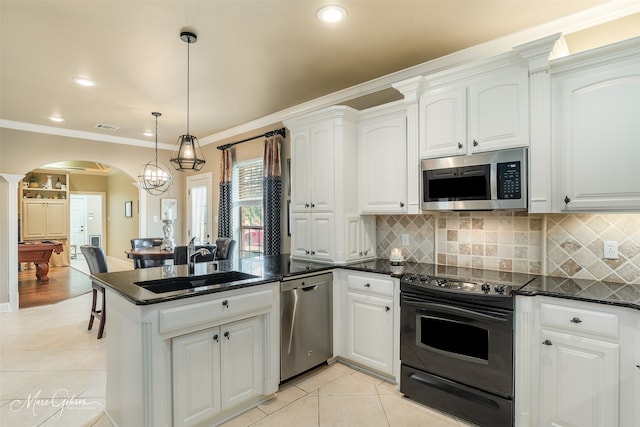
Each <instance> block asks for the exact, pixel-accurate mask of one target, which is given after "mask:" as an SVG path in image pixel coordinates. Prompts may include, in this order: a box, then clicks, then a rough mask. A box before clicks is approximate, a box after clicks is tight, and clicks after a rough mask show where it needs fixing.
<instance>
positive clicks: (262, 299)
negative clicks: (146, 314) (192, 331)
mask: <svg viewBox="0 0 640 427" xmlns="http://www.w3.org/2000/svg"><path fill="white" fill-rule="evenodd" d="M273 301H274V298H273V290H271V289H269V290H262V291H257V292H251V293H247V294H242V295H233V296H229V297H221V298H216V299H214V300H210V301H203V302H197V303H190V304H186V305H183V306H180V307H174V308H168V309H166V310H161V311H160V313H159V316H160V333H166V332H170V331H173V330H178V329H182V328H188V327H191V326H195V325H198V324H201V323H208V322H212V321H218V320H220V321H222V320H223V319H226V318H228V317H231V316H236V315H239V314H242V313H249V312H255V311H260V310H263V309H268V308H270V307H271V306H272V305H273Z"/></svg>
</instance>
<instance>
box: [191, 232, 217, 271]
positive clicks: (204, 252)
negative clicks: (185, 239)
mask: <svg viewBox="0 0 640 427" xmlns="http://www.w3.org/2000/svg"><path fill="white" fill-rule="evenodd" d="M197 239H198V238H197V237H194V238H192V239H191V241H190V242H189V245H188V246H187V263H188V264H189V274H193V273H194V272H195V269H196V261H195V259H196V256H198V255H202V256H204V255H211V251H209V249H207V248H200V249H198V250H196V240H197Z"/></svg>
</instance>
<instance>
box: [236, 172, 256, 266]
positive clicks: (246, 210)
mask: <svg viewBox="0 0 640 427" xmlns="http://www.w3.org/2000/svg"><path fill="white" fill-rule="evenodd" d="M262 176H263V172H262V159H255V160H251V161H247V162H243V163H238V164H237V165H235V166H234V168H233V185H232V188H233V189H234V195H233V202H234V212H235V215H234V216H235V218H237V220H236V221H235V224H234V225H236V224H237V226H235V227H234V236H235V240H236V241H238V247H239V254H240V257H241V258H246V257H250V256H254V255H258V254H262V253H263V246H262V243H263V236H264V231H263V230H264V228H263V227H264V226H263V214H262Z"/></svg>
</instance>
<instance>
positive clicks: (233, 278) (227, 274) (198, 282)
mask: <svg viewBox="0 0 640 427" xmlns="http://www.w3.org/2000/svg"><path fill="white" fill-rule="evenodd" d="M257 277H259V276H254V275H252V274H247V273H243V272H241V271H220V272H218V273H213V274H207V275H205V276H197V277H172V278H170V279H158V280H147V281H143V282H135V284H136V285H138V286H140V287H142V288H144V289H146V290H148V291H151V292H153V293H156V294H162V293H165V292H175V291H182V290H185V289H193V288H201V287H220V286H222V285H225V284H228V283H232V282H238V281H240V280H247V279H255V278H257Z"/></svg>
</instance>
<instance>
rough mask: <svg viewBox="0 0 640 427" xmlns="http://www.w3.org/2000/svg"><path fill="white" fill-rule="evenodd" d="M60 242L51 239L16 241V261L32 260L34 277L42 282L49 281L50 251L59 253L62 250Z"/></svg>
mask: <svg viewBox="0 0 640 427" xmlns="http://www.w3.org/2000/svg"><path fill="white" fill-rule="evenodd" d="M63 247H64V246H63V245H62V243H60V242H55V241H53V240H43V241H42V242H20V243H18V261H19V262H32V263H34V264H35V265H36V277H37V278H38V279H39V280H40V281H41V282H42V283H48V282H49V276H48V274H49V259H50V258H51V253H52V252H54V251H55V253H57V254H59V253H60V252H62V250H63Z"/></svg>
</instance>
